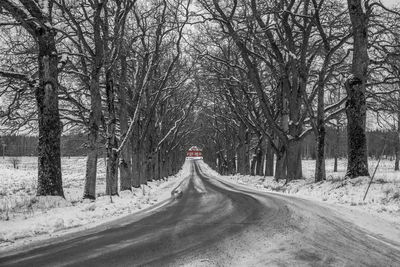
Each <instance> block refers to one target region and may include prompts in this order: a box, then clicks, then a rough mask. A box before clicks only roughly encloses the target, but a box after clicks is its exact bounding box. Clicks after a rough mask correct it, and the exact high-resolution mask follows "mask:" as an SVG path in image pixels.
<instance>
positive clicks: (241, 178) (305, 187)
mask: <svg viewBox="0 0 400 267" xmlns="http://www.w3.org/2000/svg"><path fill="white" fill-rule="evenodd" d="M314 164H315V161H311V160H304V161H303V174H304V176H305V177H306V178H305V179H303V180H297V181H292V182H289V183H288V184H285V181H280V182H276V181H274V179H273V177H263V176H249V175H240V174H237V175H219V174H218V173H217V172H216V171H214V170H213V169H211V168H210V167H209V166H208V165H207V164H205V163H204V162H201V163H200V168H201V170H202V171H203V172H204V173H206V174H207V175H209V176H211V177H217V178H218V179H220V180H223V181H227V182H230V183H233V184H238V185H240V186H242V187H245V188H248V189H251V190H257V191H262V192H270V193H276V194H284V195H292V196H296V197H299V198H303V199H308V200H312V201H316V202H318V203H319V204H320V205H322V206H323V207H326V208H329V209H330V210H331V211H332V212H334V213H335V214H336V215H337V216H338V217H339V218H342V219H345V220H347V221H349V222H351V223H353V224H355V225H357V226H359V227H361V228H363V229H365V230H367V231H368V232H370V233H371V234H373V235H374V236H373V237H374V238H376V237H378V238H379V240H381V241H382V240H383V241H382V242H385V241H384V240H387V241H389V243H391V242H395V243H394V244H395V245H396V246H398V247H400V197H399V195H400V172H398V171H397V172H395V171H394V170H393V167H394V163H393V161H389V160H383V161H382V162H381V164H380V166H379V168H378V171H377V173H376V175H375V178H374V180H373V183H372V184H371V187H370V189H369V192H368V195H367V197H366V199H365V201H363V197H364V194H365V191H366V189H367V187H368V183H369V181H370V178H369V177H359V178H356V179H344V176H345V171H346V160H341V161H340V162H339V164H338V165H339V166H338V167H339V169H338V172H333V160H327V161H326V169H327V181H324V182H319V183H314ZM369 164H370V171H371V173H372V169H373V168H375V167H376V161H374V160H370V161H369ZM391 244H393V243H391Z"/></svg>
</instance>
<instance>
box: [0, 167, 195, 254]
mask: <svg viewBox="0 0 400 267" xmlns="http://www.w3.org/2000/svg"><path fill="white" fill-rule="evenodd" d="M189 174H190V163H189V162H185V164H184V165H183V167H182V169H181V171H180V172H179V173H178V174H176V175H175V176H171V177H168V178H167V179H164V180H161V181H153V182H149V183H148V185H146V186H144V188H138V189H135V190H134V191H133V192H130V191H122V192H120V195H119V196H118V197H112V201H111V198H110V197H109V196H99V197H98V198H97V199H96V201H94V202H92V201H89V200H84V201H76V200H75V201H71V200H69V199H70V198H69V197H68V196H66V199H63V198H61V197H35V198H32V200H31V201H30V202H29V203H31V204H30V205H29V206H28V207H22V209H25V210H24V212H23V213H21V211H20V209H19V210H18V209H17V208H18V207H14V209H12V211H11V212H14V211H15V212H14V213H15V214H11V215H12V216H9V220H4V219H2V220H0V250H1V249H6V248H7V247H9V246H10V245H12V244H13V243H15V242H18V243H20V244H23V243H27V242H31V241H32V240H34V239H35V237H37V236H39V235H40V236H41V238H43V237H45V238H46V237H51V236H52V235H54V233H55V232H57V234H60V233H61V231H64V230H66V229H73V230H81V229H83V228H85V229H86V228H90V227H94V226H97V225H99V224H102V223H105V222H108V221H111V220H114V219H117V218H120V217H122V216H125V215H128V214H132V213H135V212H138V211H140V210H142V209H145V208H148V207H151V206H153V205H155V204H157V203H160V202H162V201H164V200H167V199H169V198H170V197H171V191H172V190H173V189H174V188H175V187H176V186H177V185H178V184H179V183H181V181H182V180H183V179H184V178H186V177H187V176H188V175H189ZM79 184H80V185H81V183H79ZM7 197H8V199H9V200H11V202H12V201H14V202H17V200H16V199H18V197H17V196H15V195H12V194H11V195H10V194H8V195H7ZM13 199H14V200H13ZM9 202H10V201H9ZM2 217H4V216H2ZM66 232H67V231H66ZM70 232H71V231H70V230H69V231H68V233H70ZM14 245H15V244H14Z"/></svg>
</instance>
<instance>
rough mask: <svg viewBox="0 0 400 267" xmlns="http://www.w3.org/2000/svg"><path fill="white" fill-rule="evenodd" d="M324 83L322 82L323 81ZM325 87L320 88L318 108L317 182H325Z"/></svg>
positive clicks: (320, 86)
mask: <svg viewBox="0 0 400 267" xmlns="http://www.w3.org/2000/svg"><path fill="white" fill-rule="evenodd" d="M321 83H322V81H321ZM324 106H325V105H324V87H323V86H322V85H319V88H318V107H317V129H316V131H315V132H316V135H317V136H316V139H317V140H316V141H317V149H316V150H317V151H316V156H317V158H316V161H315V182H320V181H325V180H326V172H325V135H326V130H325V122H324Z"/></svg>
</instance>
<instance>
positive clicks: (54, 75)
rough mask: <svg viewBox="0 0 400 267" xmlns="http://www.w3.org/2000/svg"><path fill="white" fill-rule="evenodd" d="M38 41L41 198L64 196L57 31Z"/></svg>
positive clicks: (39, 193)
mask: <svg viewBox="0 0 400 267" xmlns="http://www.w3.org/2000/svg"><path fill="white" fill-rule="evenodd" d="M41 30H42V32H41V34H40V35H39V36H38V37H37V38H38V47H39V55H38V65H39V86H38V87H37V88H36V102H37V108H38V126H39V143H38V184H37V195H38V196H46V195H53V196H62V197H64V192H63V188H62V176H61V154H60V153H61V149H60V148H61V145H60V138H61V132H62V125H61V121H60V115H59V109H58V69H57V68H58V66H57V65H58V58H57V49H56V43H55V31H53V30H52V29H43V28H42V29H41Z"/></svg>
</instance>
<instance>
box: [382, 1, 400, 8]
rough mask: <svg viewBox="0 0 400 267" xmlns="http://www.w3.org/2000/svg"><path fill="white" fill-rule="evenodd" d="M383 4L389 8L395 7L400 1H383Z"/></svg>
mask: <svg viewBox="0 0 400 267" xmlns="http://www.w3.org/2000/svg"><path fill="white" fill-rule="evenodd" d="M381 1H382V3H383V4H384V5H386V6H388V7H393V6H394V4H398V3H400V0H381Z"/></svg>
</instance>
